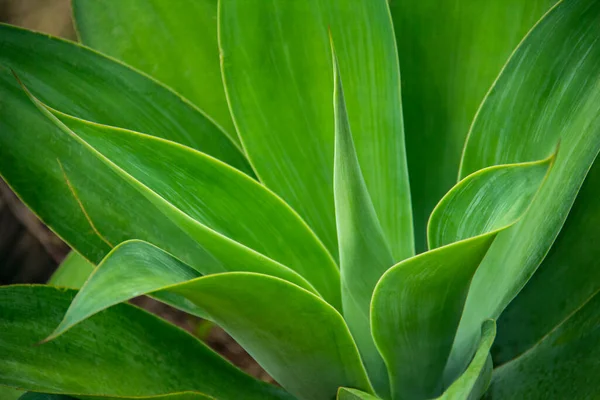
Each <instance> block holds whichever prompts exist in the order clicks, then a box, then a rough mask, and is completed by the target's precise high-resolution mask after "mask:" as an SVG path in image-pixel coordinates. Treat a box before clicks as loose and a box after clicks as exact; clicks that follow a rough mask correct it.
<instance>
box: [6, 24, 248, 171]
mask: <svg viewBox="0 0 600 400" xmlns="http://www.w3.org/2000/svg"><path fill="white" fill-rule="evenodd" d="M2 67H6V68H11V69H13V70H14V71H15V72H16V73H17V74H18V75H19V77H20V78H21V80H22V81H23V83H24V84H25V85H26V86H27V87H28V88H29V89H30V90H31V91H32V92H33V93H34V95H35V96H36V97H38V98H39V99H40V100H41V101H42V102H44V103H46V104H48V105H49V106H51V107H53V108H55V109H57V110H61V111H63V112H66V113H68V114H70V115H74V116H77V117H80V118H83V119H86V120H89V121H94V122H98V123H101V124H106V125H111V126H118V127H122V128H127V129H132V130H135V131H138V132H144V133H146V134H149V135H153V136H158V137H163V138H165V139H169V140H173V141H175V142H179V143H182V144H184V145H186V146H190V147H194V148H196V149H199V150H201V151H203V152H205V153H207V154H210V155H212V156H213V157H216V158H218V159H220V160H222V161H224V162H226V163H228V164H230V165H232V166H233V167H235V168H238V169H240V170H241V171H244V172H246V173H248V174H250V175H252V172H251V169H250V167H249V165H248V163H247V161H246V159H245V157H244V155H243V154H242V152H241V150H239V148H238V147H237V146H236V145H235V144H234V143H233V142H232V141H231V140H230V139H229V138H228V137H227V136H226V135H225V134H224V133H223V131H222V130H221V129H220V128H219V127H218V126H216V125H215V124H214V123H213V122H212V121H211V120H210V119H209V118H207V117H206V116H205V115H204V114H203V112H202V111H200V110H199V109H198V108H197V107H195V106H193V105H192V104H191V103H189V102H188V101H187V100H184V99H182V98H181V97H179V96H178V95H177V94H175V93H173V92H172V91H171V90H170V89H168V88H167V87H165V86H163V85H161V84H159V83H158V82H156V81H154V80H153V79H151V78H149V77H148V76H145V75H143V74H141V73H140V72H137V71H135V70H133V69H131V68H130V67H128V66H126V65H124V64H122V63H120V62H118V61H116V60H113V59H110V58H108V57H106V56H103V55H101V54H100V53H97V52H95V51H93V50H90V49H88V48H85V47H83V46H81V45H78V44H76V43H72V42H68V41H64V40H61V39H57V38H52V37H50V36H47V35H43V34H38V33H34V32H31V31H27V30H23V29H20V28H16V27H12V26H9V25H0V69H3V68H2ZM2 74H3V75H4V74H5V72H2ZM2 96H3V98H4V97H5V96H7V94H6V93H5V89H3V95H2Z"/></svg>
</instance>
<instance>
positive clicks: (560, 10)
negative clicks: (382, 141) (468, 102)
mask: <svg viewBox="0 0 600 400" xmlns="http://www.w3.org/2000/svg"><path fill="white" fill-rule="evenodd" d="M599 18H600V3H598V2H596V1H593V0H574V1H565V2H562V3H560V4H558V5H557V6H556V7H555V8H553V9H552V10H551V11H550V12H549V13H548V14H547V15H546V16H545V18H543V19H542V20H541V21H540V22H539V23H538V25H537V26H536V27H535V28H534V29H533V30H532V31H531V33H530V34H529V36H528V37H527V38H526V39H525V40H524V41H523V43H522V44H521V46H520V47H519V48H518V49H517V51H516V52H515V54H514V55H513V57H512V58H511V60H510V62H509V63H508V64H507V65H506V67H505V68H504V70H503V72H502V74H501V76H500V77H499V78H498V81H497V82H496V84H495V85H494V87H493V88H492V89H491V91H490V93H489V94H488V97H487V98H486V100H485V102H484V103H483V105H482V107H481V109H480V110H479V112H478V116H477V118H476V120H475V121H474V124H473V126H472V129H471V132H470V137H469V140H468V142H467V145H466V148H465V153H464V156H463V161H462V169H461V173H462V174H463V175H465V174H467V173H469V172H470V171H473V170H476V169H478V168H481V167H484V166H487V165H493V164H498V163H507V162H510V163H512V162H523V161H529V160H532V159H537V158H539V157H540V156H542V155H545V154H547V153H548V152H550V151H551V149H552V148H553V147H555V146H556V143H557V142H558V141H559V140H560V150H559V151H558V155H557V157H556V160H555V163H554V167H553V169H552V172H551V174H550V175H549V177H548V181H547V183H546V184H545V185H544V187H543V188H542V191H541V192H540V194H539V195H538V196H537V197H536V199H535V200H534V203H533V204H532V207H531V209H530V211H529V212H528V213H527V215H525V217H524V218H523V219H522V220H521V221H519V223H518V224H517V225H515V226H514V227H513V228H511V229H510V230H509V231H506V232H505V233H502V234H500V235H499V236H498V238H497V240H496V241H495V243H494V245H493V246H492V248H491V249H490V252H489V253H488V255H487V256H486V259H485V262H484V263H483V264H482V266H481V268H479V270H478V271H477V274H476V275H475V277H474V279H473V284H472V286H471V290H470V292H469V296H468V299H467V302H466V305H465V313H464V316H463V320H462V321H461V325H460V328H459V333H458V335H457V338H456V343H455V345H454V349H453V354H452V357H451V362H450V363H449V368H448V371H447V378H448V382H450V381H452V380H453V379H455V378H456V377H457V376H458V374H460V371H462V370H463V369H464V367H465V366H466V364H467V363H468V360H469V359H470V358H471V357H472V354H473V352H474V347H473V346H474V344H475V343H477V338H478V336H479V334H480V333H479V327H480V325H481V323H482V321H483V320H485V319H487V318H493V319H496V318H497V317H498V316H499V315H500V313H501V312H502V311H503V310H504V308H505V307H506V306H507V304H508V303H509V302H510V301H511V300H512V299H513V298H514V297H515V296H516V295H517V293H518V292H519V291H520V290H521V288H522V287H523V286H524V285H525V283H526V282H527V280H528V279H529V278H530V277H531V275H532V274H533V273H534V271H535V270H536V268H537V267H538V265H539V264H540V263H541V261H542V259H543V258H544V256H545V255H546V254H547V252H548V250H549V248H550V246H551V245H552V243H553V242H554V240H555V239H556V237H557V235H558V232H559V230H560V229H561V227H562V225H563V223H564V221H565V219H566V217H567V214H568V212H569V209H570V208H571V205H572V204H573V201H574V200H575V197H576V195H577V192H578V191H579V188H580V186H581V184H582V183H583V180H584V178H585V176H586V174H587V172H588V170H589V168H590V166H591V165H592V163H593V161H594V159H595V158H596V155H597V153H598V150H599V149H600V118H599V117H598V116H599V115H600V90H599V88H600V68H599V66H600V46H598V41H599V40H600V25H599V24H598V23H597V21H598V19H599ZM507 116H510V118H509V117H507Z"/></svg>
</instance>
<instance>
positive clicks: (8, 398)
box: [0, 385, 24, 400]
mask: <svg viewBox="0 0 600 400" xmlns="http://www.w3.org/2000/svg"><path fill="white" fill-rule="evenodd" d="M23 393H24V391H23V390H18V389H13V388H10V387H8V386H2V385H0V399H2V400H18V399H19V398H20V397H21V396H22V395H23Z"/></svg>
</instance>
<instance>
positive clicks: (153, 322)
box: [0, 286, 291, 400]
mask: <svg viewBox="0 0 600 400" xmlns="http://www.w3.org/2000/svg"><path fill="white" fill-rule="evenodd" d="M74 295H75V291H73V290H64V289H57V288H53V287H50V286H5V287H1V288H0V304H2V313H0V338H1V340H0V384H2V385H9V386H14V387H20V388H24V389H28V390H31V391H39V392H50V393H57V394H73V395H75V396H77V397H80V396H81V397H88V396H97V397H102V396H105V397H108V398H118V397H120V396H124V397H127V396H129V397H135V396H139V397H144V396H155V395H159V394H162V395H164V394H168V393H177V392H184V391H191V392H200V393H206V394H207V395H209V396H213V397H216V398H219V399H221V398H222V399H231V400H234V399H241V398H244V399H246V398H247V399H255V400H265V399H291V396H289V395H288V394H286V393H285V392H284V391H282V390H281V389H279V388H276V387H273V386H271V385H267V384H265V383H263V382H259V381H257V380H255V379H254V378H251V377H250V376H248V375H245V374H244V373H242V372H241V371H240V370H238V369H236V368H235V367H233V366H232V365H231V364H229V363H228V362H226V361H225V360H223V359H222V358H221V357H220V356H218V355H217V354H216V353H214V352H213V351H212V350H210V349H209V348H208V347H207V346H206V345H204V344H203V343H201V342H200V341H198V340H197V339H196V338H194V337H193V336H191V335H189V334H187V333H186V332H184V331H182V330H180V329H179V328H177V327H175V326H173V325H171V324H169V323H167V322H165V321H163V320H161V319H159V318H157V317H155V316H153V315H151V314H148V313H146V312H144V311H142V310H140V309H138V308H136V307H133V306H131V305H125V304H122V305H118V306H116V307H114V308H112V309H110V310H107V311H105V312H103V313H101V314H99V315H97V316H96V317H95V318H94V319H90V320H88V321H86V322H84V323H82V324H81V325H80V326H77V327H75V328H73V329H72V330H71V331H69V332H68V333H67V334H65V335H64V336H62V337H59V338H57V339H56V340H54V341H52V342H50V343H45V344H41V345H38V346H35V344H36V343H38V342H39V341H40V340H41V339H42V338H43V337H44V336H45V335H46V334H47V333H48V332H50V330H51V329H53V328H54V327H55V326H56V325H57V324H58V322H59V321H60V318H61V317H62V315H63V314H64V312H65V310H66V309H67V307H68V305H69V303H70V302H71V300H72V299H73V297H74ZM116 338H118V340H116ZM190 363H191V364H190ZM190 365H193V366H194V368H190ZM178 400H179V399H178Z"/></svg>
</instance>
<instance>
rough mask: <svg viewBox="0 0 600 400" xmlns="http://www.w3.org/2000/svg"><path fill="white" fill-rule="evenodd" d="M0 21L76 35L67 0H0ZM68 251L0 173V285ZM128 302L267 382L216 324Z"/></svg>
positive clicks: (38, 274) (39, 271)
mask: <svg viewBox="0 0 600 400" xmlns="http://www.w3.org/2000/svg"><path fill="white" fill-rule="evenodd" d="M115 1H117V0H115ZM0 22H4V23H9V24H12V25H18V26H21V27H24V28H27V29H32V30H35V31H39V32H44V33H49V34H51V35H55V36H61V37H64V38H67V39H71V40H76V36H75V30H74V28H73V22H72V19H71V2H70V0H0ZM68 252H69V247H68V246H67V245H66V244H65V243H64V242H63V241H62V240H60V238H58V237H57V236H56V235H54V234H53V233H52V232H51V231H50V230H49V229H48V228H47V227H46V226H45V225H44V224H43V223H42V222H41V221H39V220H38V219H37V217H36V216H35V215H33V214H32V213H31V212H30V211H29V210H28V209H27V207H26V206H25V205H23V204H22V203H21V202H20V201H19V199H18V198H17V196H15V194H14V193H12V191H11V190H10V188H9V187H8V186H7V185H6V183H4V182H3V181H2V180H1V179H0V285H7V284H13V283H44V282H46V281H47V280H48V278H49V277H50V276H51V275H52V273H53V272H54V270H55V269H56V267H57V266H58V264H59V263H60V262H61V261H62V260H63V258H64V257H65V256H66V255H67V253H68ZM134 303H135V304H137V305H139V306H141V307H143V308H145V309H147V310H149V311H151V312H153V313H155V314H157V315H159V316H160V317H162V318H164V319H166V320H169V321H171V322H173V323H175V324H177V325H179V326H180V327H182V328H184V329H186V330H188V331H189V332H191V333H192V334H195V335H196V336H198V337H200V338H201V339H202V340H204V341H205V342H206V343H207V344H208V345H209V346H210V347H212V348H213V349H214V350H216V351H217V352H219V353H220V354H222V355H223V356H224V357H225V358H227V359H229V360H230V361H231V362H232V363H233V364H235V365H237V366H238V367H240V368H241V369H243V370H244V371H246V372H247V373H249V374H250V375H253V376H255V377H257V378H259V379H262V380H264V381H267V382H273V380H272V378H271V377H269V375H268V374H267V373H266V372H265V371H264V370H263V369H262V368H261V367H260V366H259V365H258V364H257V363H256V362H255V361H254V360H253V359H252V358H251V357H250V356H249V355H248V354H247V353H246V352H245V351H244V349H242V348H241V346H239V345H238V344H237V343H236V342H235V341H234V340H233V339H232V338H231V337H230V336H229V335H227V334H226V333H225V332H224V331H223V330H222V329H220V328H219V327H216V326H212V325H210V324H209V323H208V322H207V321H201V320H200V319H198V318H195V317H191V316H189V315H187V314H184V313H182V312H179V311H177V310H174V309H172V308H170V307H168V306H166V305H163V304H161V303H158V302H156V301H153V300H151V299H149V298H147V297H140V298H137V299H135V300H134ZM192 362H193V361H192Z"/></svg>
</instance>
